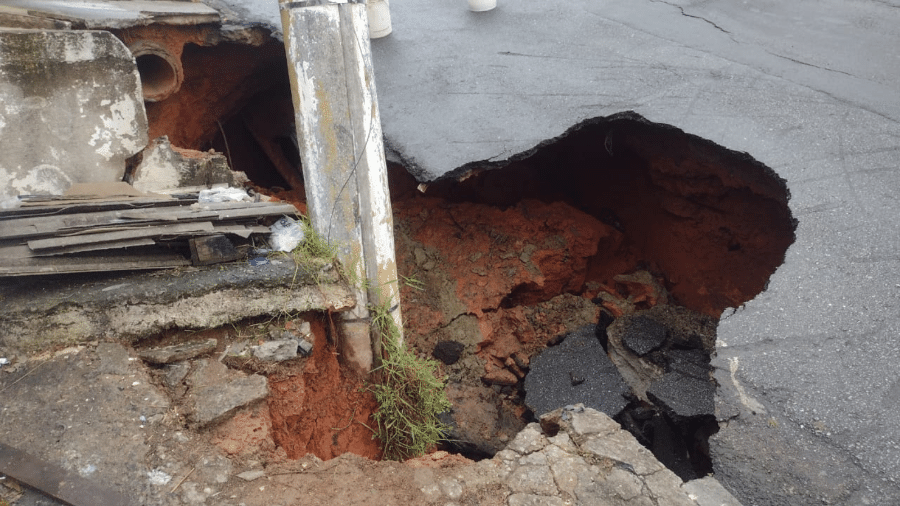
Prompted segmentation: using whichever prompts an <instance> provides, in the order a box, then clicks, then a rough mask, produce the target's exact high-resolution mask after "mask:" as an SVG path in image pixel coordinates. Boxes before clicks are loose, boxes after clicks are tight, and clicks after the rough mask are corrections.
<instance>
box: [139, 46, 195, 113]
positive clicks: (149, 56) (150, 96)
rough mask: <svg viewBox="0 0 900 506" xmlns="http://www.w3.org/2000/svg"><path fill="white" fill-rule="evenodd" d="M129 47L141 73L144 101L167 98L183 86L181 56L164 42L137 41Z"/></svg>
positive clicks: (156, 100)
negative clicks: (174, 52)
mask: <svg viewBox="0 0 900 506" xmlns="http://www.w3.org/2000/svg"><path fill="white" fill-rule="evenodd" d="M128 49H129V50H131V54H132V55H133V56H134V61H135V62H136V63H137V68H138V73H139V74H140V75H141V88H142V89H143V93H144V101H146V102H159V101H161V100H165V99H167V98H169V97H170V96H171V95H172V94H173V93H175V92H176V91H178V90H179V89H180V88H181V83H182V82H183V81H184V70H183V69H182V67H181V58H180V57H179V56H176V55H174V54H172V52H170V51H169V50H168V49H167V48H166V47H165V46H163V45H162V44H159V43H156V42H153V41H149V40H138V41H135V42H133V43H131V44H130V45H129V46H128Z"/></svg>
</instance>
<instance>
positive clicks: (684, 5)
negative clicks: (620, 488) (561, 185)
mask: <svg viewBox="0 0 900 506" xmlns="http://www.w3.org/2000/svg"><path fill="white" fill-rule="evenodd" d="M214 3H217V4H219V5H225V6H227V4H228V3H229V2H214ZM245 7H246V8H245ZM898 7H900V5H898V2H897V1H896V0H887V1H868V0H860V1H855V2H849V1H844V0H828V1H825V2H821V1H811V0H801V1H796V2H790V3H779V2H762V3H760V2H756V3H754V4H753V5H752V6H748V5H747V4H746V3H745V2H739V1H737V0H718V1H713V2H703V3H702V4H697V5H695V4H694V3H691V2H676V1H672V2H662V1H654V0H642V1H634V2H626V3H623V2H612V1H596V0H571V1H566V2H562V1H550V2H540V3H524V4H523V3H514V2H503V1H501V2H500V3H499V6H498V8H497V9H494V10H493V11H489V12H486V13H479V14H476V13H471V12H469V11H467V10H466V8H465V5H464V2H445V1H439V0H421V1H418V2H411V3H410V2H406V3H396V4H395V5H393V8H392V10H391V15H392V24H393V28H394V31H393V33H392V34H391V35H390V36H389V37H386V38H384V39H379V40H376V41H373V54H374V59H375V62H374V63H375V71H376V75H377V82H378V95H379V102H380V107H381V118H382V123H383V130H384V133H385V137H386V142H387V144H388V145H389V146H391V147H392V148H393V149H394V150H395V154H396V156H397V157H399V158H401V159H402V160H403V161H404V162H406V164H407V165H408V166H410V167H412V169H413V172H415V173H416V175H417V176H418V177H419V179H420V180H422V181H428V180H433V179H436V178H439V177H440V176H442V175H443V174H445V173H447V172H448V171H452V170H455V169H458V168H460V167H464V166H469V167H472V166H478V165H479V163H480V162H481V161H494V162H499V161H503V160H505V159H506V158H508V157H510V156H512V155H513V154H515V153H521V152H523V151H525V150H527V149H530V148H531V147H533V146H535V145H537V144H539V143H541V142H542V141H544V140H546V139H550V138H554V137H556V136H558V135H560V133H562V132H564V131H565V130H566V129H568V128H569V127H570V126H572V125H574V124H576V123H578V122H580V121H582V120H584V119H586V118H592V117H598V116H607V115H610V114H614V113H617V112H621V111H624V110H634V111H636V112H638V113H639V114H641V115H643V116H644V117H646V118H648V119H650V120H651V121H656V122H661V123H667V124H670V125H674V126H676V127H678V128H681V129H683V130H685V131H686V132H689V133H692V134H696V135H699V136H701V137H704V138H706V139H710V140H712V141H714V142H716V143H718V144H720V145H722V146H725V147H727V148H730V149H734V150H738V151H746V152H748V153H750V154H751V155H752V156H753V157H755V158H756V159H758V160H760V161H761V162H763V163H764V164H766V165H767V166H769V167H772V168H773V169H774V170H775V171H776V172H777V173H778V174H779V175H780V176H781V177H783V178H785V179H786V180H787V184H788V189H789V190H790V192H791V194H792V196H793V198H792V200H791V203H790V206H791V211H792V212H793V214H794V216H795V217H797V218H798V219H799V226H798V229H797V241H796V242H795V243H794V244H793V245H792V246H791V248H790V249H789V250H788V253H787V258H786V261H785V263H784V265H782V266H781V267H779V269H778V271H777V272H776V273H775V274H774V276H773V277H772V278H771V280H770V282H769V285H768V288H767V290H766V291H765V292H763V293H762V294H761V295H759V296H758V297H756V298H755V299H754V300H752V301H750V302H748V303H747V304H746V305H744V306H742V307H740V308H735V309H734V310H731V309H729V310H725V311H724V312H723V315H724V316H726V318H724V319H723V320H722V323H721V325H720V327H719V331H718V338H719V343H718V346H717V351H718V357H717V358H716V359H715V361H714V362H713V365H714V366H715V367H716V371H717V372H716V376H717V380H718V383H719V385H720V387H719V390H718V398H717V409H718V410H719V413H720V415H719V416H720V423H721V425H722V429H721V430H720V432H719V434H718V435H717V436H716V437H715V438H714V441H713V448H712V451H713V454H714V455H713V457H714V462H715V466H716V467H715V471H716V474H717V475H718V476H719V477H720V478H721V479H722V480H723V482H724V483H725V484H726V486H728V487H729V488H730V489H731V490H732V491H733V492H735V493H736V494H737V495H738V496H739V498H740V499H741V500H742V501H743V502H745V503H746V504H821V503H822V501H825V502H828V503H832V504H834V503H838V504H896V503H898V502H900V489H898V487H897V485H896V484H895V480H896V479H897V477H898V476H900V446H898V443H897V441H898V440H900V419H898V418H897V417H896V416H894V414H893V406H894V405H895V403H896V400H897V399H898V395H897V381H898V377H897V372H896V363H897V362H898V359H900V348H898V346H897V345H896V336H897V333H898V330H900V315H898V310H897V302H898V298H900V276H898V273H897V268H898V263H900V257H898V256H897V253H896V245H897V244H898V243H900V224H898V223H897V221H896V220H894V219H893V218H894V216H896V214H897V212H898V210H900V209H898V207H900V206H898V204H897V200H896V198H895V194H896V189H897V188H898V187H900V176H898V170H897V163H896V160H897V151H898V147H897V146H898V140H900V125H898V120H900V109H898V102H897V101H896V96H897V92H898V89H897V88H898V85H897V82H898V80H897V78H896V77H897V69H898V68H900V65H898V61H897V58H898V55H897V54H896V52H895V51H893V50H892V48H895V47H897V45H898V39H900V34H898V28H897V27H898V26H900V22H898V21H900V8H898ZM234 10H235V11H238V13H239V14H237V15H236V17H237V18H246V19H247V21H248V22H249V21H260V22H263V23H272V22H273V20H277V19H278V16H277V12H275V8H274V5H272V6H267V5H265V4H263V3H260V2H254V3H251V4H241V5H240V6H239V8H235V9H234Z"/></svg>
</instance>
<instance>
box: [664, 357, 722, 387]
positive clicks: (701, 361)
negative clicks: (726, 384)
mask: <svg viewBox="0 0 900 506" xmlns="http://www.w3.org/2000/svg"><path fill="white" fill-rule="evenodd" d="M666 358H667V359H668V362H669V370H670V371H675V372H680V373H682V374H686V375H688V376H691V377H693V378H697V379H703V380H709V379H710V377H711V376H710V373H711V372H712V367H711V366H710V365H709V354H707V353H706V352H705V351H703V350H677V349H673V350H669V352H668V353H666Z"/></svg>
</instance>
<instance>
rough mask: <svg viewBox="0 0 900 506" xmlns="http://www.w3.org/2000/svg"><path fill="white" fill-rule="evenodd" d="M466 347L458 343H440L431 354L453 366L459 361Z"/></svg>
mask: <svg viewBox="0 0 900 506" xmlns="http://www.w3.org/2000/svg"><path fill="white" fill-rule="evenodd" d="M465 349H466V346H465V345H464V344H462V343H459V342H456V341H438V343H437V344H436V345H435V346H434V351H433V352H431V354H432V355H434V358H436V359H438V360H440V361H441V362H443V363H445V364H447V365H453V364H455V363H456V362H457V361H458V360H459V356H460V355H461V354H462V352H463V350H465Z"/></svg>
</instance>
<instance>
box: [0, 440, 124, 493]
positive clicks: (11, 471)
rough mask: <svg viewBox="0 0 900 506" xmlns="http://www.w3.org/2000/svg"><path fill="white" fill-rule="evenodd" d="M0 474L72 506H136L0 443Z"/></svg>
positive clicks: (109, 491) (95, 485) (101, 488)
mask: <svg viewBox="0 0 900 506" xmlns="http://www.w3.org/2000/svg"><path fill="white" fill-rule="evenodd" d="M0 473H3V474H5V475H7V476H11V477H12V478H15V479H16V481H19V482H21V483H24V484H26V485H28V486H29V487H31V488H34V489H36V490H39V491H41V492H43V493H44V494H46V495H48V496H50V497H52V498H54V499H57V500H59V501H62V502H64V503H66V504H69V505H71V506H135V505H136V503H135V502H133V501H132V500H131V498H129V497H126V496H124V495H122V494H120V493H118V492H116V491H114V490H110V489H107V488H104V487H101V486H99V485H97V484H96V483H94V482H92V481H90V480H86V479H84V478H82V477H81V476H79V475H78V474H75V473H72V472H70V471H66V470H65V469H63V468H62V467H59V466H57V465H54V464H51V463H49V462H46V461H44V460H41V459H39V458H37V457H35V456H33V455H29V454H27V453H25V452H23V451H22V450H19V449H17V448H14V447H12V446H9V445H5V444H3V443H0Z"/></svg>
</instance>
